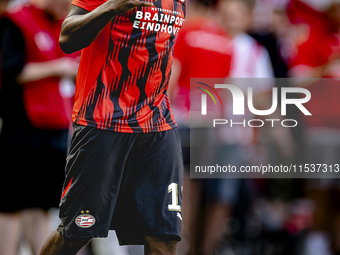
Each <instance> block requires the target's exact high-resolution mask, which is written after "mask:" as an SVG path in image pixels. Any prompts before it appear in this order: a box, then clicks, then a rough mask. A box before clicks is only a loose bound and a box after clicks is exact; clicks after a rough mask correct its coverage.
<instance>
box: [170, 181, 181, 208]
mask: <svg viewBox="0 0 340 255" xmlns="http://www.w3.org/2000/svg"><path fill="white" fill-rule="evenodd" d="M168 192H169V193H170V192H172V193H171V198H172V203H171V204H169V205H168V209H169V210H170V211H178V212H180V211H181V209H182V208H181V206H180V205H179V204H178V185H177V183H171V184H170V185H169V187H168Z"/></svg>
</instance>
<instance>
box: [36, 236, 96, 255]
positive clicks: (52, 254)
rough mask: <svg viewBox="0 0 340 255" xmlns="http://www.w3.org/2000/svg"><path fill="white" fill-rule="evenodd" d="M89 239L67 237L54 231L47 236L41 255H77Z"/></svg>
mask: <svg viewBox="0 0 340 255" xmlns="http://www.w3.org/2000/svg"><path fill="white" fill-rule="evenodd" d="M89 240H90V239H76V238H65V237H63V236H61V235H60V234H59V233H58V231H54V232H53V233H52V234H51V235H50V236H49V237H48V238H47V240H46V242H45V244H44V245H43V247H42V250H41V252H40V255H75V254H76V253H77V252H78V251H79V250H80V249H81V248H82V247H83V246H84V245H85V244H86V243H87V242H88V241H89Z"/></svg>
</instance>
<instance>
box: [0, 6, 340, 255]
mask: <svg viewBox="0 0 340 255" xmlns="http://www.w3.org/2000/svg"><path fill="white" fill-rule="evenodd" d="M69 5H70V0H31V1H30V2H28V1H23V0H12V1H9V0H0V13H1V14H2V18H1V19H0V56H1V61H0V66H1V69H0V70H1V72H0V78H1V82H0V169H1V172H0V173H1V175H0V176H1V177H0V194H1V198H0V200H1V201H0V255H14V254H19V255H36V254H39V251H40V248H41V246H42V244H43V242H44V240H45V239H46V237H47V236H48V235H49V233H51V231H52V230H54V229H55V228H56V226H57V225H58V224H59V219H58V209H57V207H58V202H59V199H60V195H61V187H62V182H63V177H64V164H65V159H66V152H67V146H68V142H69V139H70V130H71V129H72V127H71V123H70V115H71V111H72V99H73V96H74V90H75V85H74V83H75V78H76V74H77V68H78V62H79V56H80V53H76V54H72V55H66V54H64V53H63V52H62V51H61V50H60V48H59V46H58V37H59V32H60V26H61V23H62V20H63V18H64V17H65V16H66V14H67V12H68V8H69ZM23 6H24V7H23ZM194 77H196V78H224V77H229V78H253V79H255V78H266V79H272V78H277V79H275V80H274V82H272V83H265V85H261V86H260V85H259V86H257V87H256V86H255V87H254V88H253V89H254V91H253V93H254V94H255V96H254V98H256V102H255V103H256V106H257V108H258V109H261V108H263V109H268V108H269V107H270V102H271V90H272V87H279V88H280V87H288V86H300V87H306V88H307V89H308V90H309V91H310V92H311V94H312V98H313V100H311V101H310V102H308V103H307V104H305V106H306V108H307V109H308V110H309V111H310V112H312V116H309V117H308V118H307V117H305V116H302V115H301V112H300V111H299V110H298V109H297V108H296V107H291V108H289V109H288V112H287V118H291V119H296V120H298V122H299V125H298V126H297V127H294V128H280V127H277V128H262V129H255V128H250V127H248V128H242V127H241V128H237V127H235V128H234V127H233V128H224V129H221V130H218V132H215V133H213V134H209V135H211V136H212V137H213V139H214V140H215V141H216V143H215V147H214V150H215V152H217V153H216V155H217V156H216V157H218V160H219V162H220V161H222V162H225V164H226V165H228V164H232V165H235V166H240V165H245V164H247V165H253V164H260V163H271V164H272V165H280V164H291V163H293V164H303V163H318V164H320V163H322V164H323V163H325V164H339V163H340V160H339V158H340V107H339V103H340V100H339V96H340V86H339V85H340V84H338V82H339V79H338V78H340V1H338V0H187V17H186V21H185V23H184V26H183V28H182V29H181V31H180V32H179V34H178V38H177V40H176V43H175V46H174V64H173V70H172V77H171V80H170V84H169V91H168V94H169V97H170V100H171V103H172V107H173V109H174V112H175V116H176V121H177V123H178V128H179V131H180V136H181V141H182V152H183V158H184V162H185V166H186V172H185V178H184V179H185V180H184V191H183V212H182V214H183V230H182V235H183V236H182V241H181V242H180V243H179V245H178V254H179V255H182V254H183V255H184V254H187V255H214V254H217V255H281V254H282V255H288V254H289V255H338V254H340V182H339V181H338V179H325V178H318V179H190V177H189V176H190V173H189V164H190V132H189V131H190V128H189V127H190V122H189V112H190V111H189V110H190V100H189V96H190V93H189V92H190V78H194ZM288 78H299V79H296V80H293V81H299V82H298V83H297V84H295V83H294V82H291V81H292V79H288ZM301 78H302V79H301ZM305 78H316V79H314V80H305ZM319 78H324V79H327V82H323V80H324V79H323V80H320V79H319ZM242 89H244V88H242ZM297 96H298V95H297ZM231 104H232V101H231V100H228V98H227V99H226V104H224V106H223V107H225V109H224V114H225V116H224V118H229V117H230V116H231V112H230V109H231V107H230V105H231ZM268 105H269V107H268ZM250 118H251V116H250ZM272 118H275V119H280V118H281V116H278V115H275V113H274V114H273V116H272ZM196 135H197V136H198V137H199V139H204V135H207V134H205V133H203V134H202V133H200V131H199V130H196ZM195 137H196V136H192V138H194V139H196V138H195ZM79 254H82V255H89V254H95V255H106V254H112V255H114V254H119V255H129V254H130V255H139V254H143V248H142V247H140V246H131V247H119V246H118V241H117V239H116V237H115V235H114V232H110V235H109V238H107V239H95V240H93V241H91V242H90V243H89V244H88V245H87V246H86V247H85V248H83V249H82V250H81V251H80V252H79Z"/></svg>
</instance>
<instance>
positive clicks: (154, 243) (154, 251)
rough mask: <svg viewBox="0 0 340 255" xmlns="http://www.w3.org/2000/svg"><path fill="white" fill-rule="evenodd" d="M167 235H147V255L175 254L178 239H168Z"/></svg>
mask: <svg viewBox="0 0 340 255" xmlns="http://www.w3.org/2000/svg"><path fill="white" fill-rule="evenodd" d="M167 239H168V238H165V237H151V236H146V237H145V244H144V254H145V255H175V254H176V245H177V243H178V241H177V240H169V239H168V240H167Z"/></svg>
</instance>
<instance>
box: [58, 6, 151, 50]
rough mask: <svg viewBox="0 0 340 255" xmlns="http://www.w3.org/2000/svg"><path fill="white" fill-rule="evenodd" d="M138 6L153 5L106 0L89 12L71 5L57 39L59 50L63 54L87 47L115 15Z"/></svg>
mask: <svg viewBox="0 0 340 255" xmlns="http://www.w3.org/2000/svg"><path fill="white" fill-rule="evenodd" d="M138 6H153V4H152V3H148V2H144V1H138V0H108V1H107V2H105V3H103V4H102V5H100V6H98V7H97V8H96V9H94V10H93V11H91V12H89V11H86V10H84V9H82V8H80V7H77V6H75V5H71V9H70V12H69V14H68V16H67V18H66V19H65V20H64V22H63V25H62V27H61V33H60V38H59V44H60V47H61V49H62V50H63V51H64V52H65V53H73V52H75V51H78V50H81V49H83V48H85V47H87V46H89V45H90V44H91V43H92V42H93V41H94V39H96V37H97V36H98V34H99V33H100V32H101V31H102V29H103V28H104V27H105V26H106V25H107V24H108V23H109V22H110V21H111V20H112V18H113V17H114V16H115V15H117V14H120V13H124V12H127V11H129V10H131V9H133V8H136V7H138Z"/></svg>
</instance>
